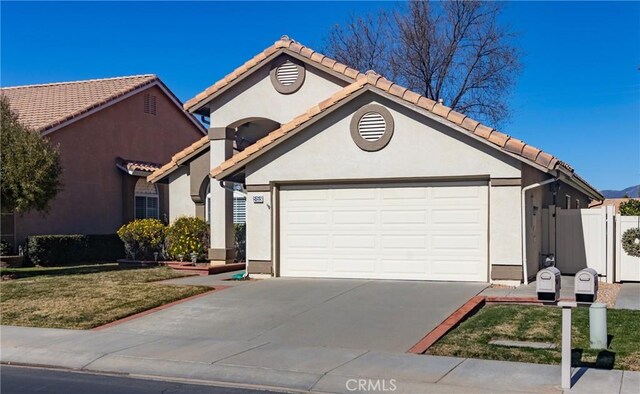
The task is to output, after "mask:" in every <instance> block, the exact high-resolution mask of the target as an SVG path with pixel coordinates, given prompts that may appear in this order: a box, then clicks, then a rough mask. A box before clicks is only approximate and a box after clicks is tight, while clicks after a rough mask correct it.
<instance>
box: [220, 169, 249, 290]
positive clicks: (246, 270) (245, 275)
mask: <svg viewBox="0 0 640 394" xmlns="http://www.w3.org/2000/svg"><path fill="white" fill-rule="evenodd" d="M234 183H236V182H234ZM220 187H221V188H223V189H224V190H227V191H230V192H231V193H236V192H238V193H240V194H242V195H243V196H244V198H245V199H246V198H247V193H245V192H241V191H240V190H235V189H234V188H232V187H229V186H226V185H225V184H224V181H220ZM245 226H246V224H245ZM245 231H246V230H245ZM245 260H246V261H245V262H244V275H243V276H242V277H243V278H247V277H249V259H247V258H246V257H245Z"/></svg>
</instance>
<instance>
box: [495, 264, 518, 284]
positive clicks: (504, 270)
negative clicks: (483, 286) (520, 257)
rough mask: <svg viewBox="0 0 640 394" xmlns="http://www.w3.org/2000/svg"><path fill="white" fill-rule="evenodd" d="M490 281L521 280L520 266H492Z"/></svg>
mask: <svg viewBox="0 0 640 394" xmlns="http://www.w3.org/2000/svg"><path fill="white" fill-rule="evenodd" d="M491 280H517V281H521V280H522V266H521V265H492V266H491Z"/></svg>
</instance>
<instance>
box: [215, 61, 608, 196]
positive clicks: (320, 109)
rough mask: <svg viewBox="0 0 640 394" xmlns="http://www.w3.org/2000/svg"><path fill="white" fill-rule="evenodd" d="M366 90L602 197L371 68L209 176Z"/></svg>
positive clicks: (538, 155) (220, 174)
mask: <svg viewBox="0 0 640 394" xmlns="http://www.w3.org/2000/svg"><path fill="white" fill-rule="evenodd" d="M365 90H372V91H377V92H378V93H383V94H388V95H390V96H391V98H395V99H399V100H400V101H402V102H404V103H407V104H410V105H413V106H417V107H418V108H420V109H424V110H426V111H428V113H430V114H434V115H437V116H435V117H434V119H435V120H438V121H442V120H445V121H448V122H450V123H449V125H451V124H452V125H453V126H459V127H458V130H459V131H464V132H466V133H467V134H468V135H472V136H475V137H476V138H479V139H481V140H485V141H486V142H489V143H490V145H491V146H493V147H495V148H497V149H500V150H501V151H503V152H505V153H507V154H509V155H511V156H514V157H516V158H518V159H520V160H522V161H524V162H526V163H528V164H531V165H533V166H534V167H537V168H540V169H544V170H546V171H547V172H548V171H551V170H559V169H562V170H564V171H565V172H567V173H569V174H570V175H571V176H574V175H575V176H576V177H577V180H579V181H580V183H583V184H584V185H585V186H586V187H587V189H590V190H589V191H590V192H591V194H592V196H594V197H596V198H598V197H600V198H601V197H602V196H601V195H600V193H599V192H598V191H597V190H596V189H595V188H593V187H592V186H590V185H589V184H588V183H586V182H585V181H584V180H583V179H582V178H580V177H579V176H577V174H574V171H573V168H571V167H570V166H569V165H568V164H566V163H564V162H562V161H560V160H559V159H558V158H556V157H554V156H553V155H551V154H549V153H546V152H543V151H541V150H540V149H538V148H535V147H533V146H531V145H528V144H526V143H524V142H523V141H521V140H519V139H516V138H513V137H510V136H508V135H506V134H504V133H501V132H500V131H498V130H496V129H494V128H491V127H488V126H485V125H483V124H481V123H480V122H478V121H476V120H474V119H471V118H469V117H467V116H465V115H463V114H461V113H459V112H456V111H454V110H452V109H451V108H449V107H447V106H446V105H443V104H440V103H436V102H435V101H433V100H431V99H428V98H426V97H424V96H421V95H420V94H418V93H415V92H412V91H410V90H409V89H407V88H404V87H402V86H400V85H397V84H394V83H393V82H391V81H389V80H387V79H385V78H384V77H382V76H380V75H379V74H376V73H375V72H372V71H369V72H367V73H366V75H363V74H361V75H360V76H358V77H357V80H356V82H354V83H352V84H350V85H348V86H347V87H345V88H344V89H342V90H340V91H338V92H337V93H335V94H334V95H333V96H331V97H330V98H328V99H326V100H324V101H322V102H320V103H319V104H317V105H315V106H313V107H312V108H310V109H309V110H308V111H307V112H305V113H303V114H302V115H299V116H298V117H296V118H294V119H293V120H292V121H290V122H288V123H286V124H284V125H282V126H281V127H280V128H279V129H276V130H274V131H272V132H271V133H269V134H267V135H266V136H265V137H263V138H261V139H259V140H258V141H256V143H255V144H253V145H250V146H249V147H247V148H246V149H245V150H243V151H242V152H240V153H238V154H237V155H234V156H233V157H231V158H230V159H228V160H226V161H225V162H223V163H221V164H220V165H219V166H218V167H216V168H214V169H213V170H212V171H211V176H212V177H215V178H216V179H218V180H220V179H222V178H224V177H226V176H228V175H231V174H232V173H234V172H236V171H237V170H239V169H241V168H242V167H244V166H245V165H246V164H247V163H249V162H250V161H252V160H254V159H256V158H257V157H259V156H260V155H262V154H263V153H265V152H266V151H268V150H269V149H270V148H272V147H273V146H275V145H277V144H278V143H280V142H282V141H283V140H285V139H286V138H283V137H285V136H289V135H292V134H295V133H296V132H298V131H299V130H301V129H302V128H303V126H306V125H308V124H310V122H312V121H314V120H315V119H316V118H320V117H321V116H322V115H323V114H325V113H327V112H330V111H329V110H331V109H333V107H335V106H337V105H338V104H339V103H344V102H347V101H348V99H350V98H353V97H355V96H357V95H359V94H357V93H361V92H364V91H365ZM445 124H446V123H445ZM454 129H455V127H454Z"/></svg>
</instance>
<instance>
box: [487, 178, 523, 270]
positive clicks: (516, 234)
mask: <svg viewBox="0 0 640 394" xmlns="http://www.w3.org/2000/svg"><path fill="white" fill-rule="evenodd" d="M520 191H521V188H520V186H492V187H491V188H490V190H489V201H490V208H489V223H490V224H489V253H490V261H491V264H492V265H517V266H520V265H522V257H521V256H522V243H521V232H522V228H521V227H520V223H521V217H522V216H521V210H520Z"/></svg>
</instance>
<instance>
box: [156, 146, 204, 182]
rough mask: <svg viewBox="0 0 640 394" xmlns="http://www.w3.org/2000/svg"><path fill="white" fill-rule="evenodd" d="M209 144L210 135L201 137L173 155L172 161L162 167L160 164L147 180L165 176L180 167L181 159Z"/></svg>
mask: <svg viewBox="0 0 640 394" xmlns="http://www.w3.org/2000/svg"><path fill="white" fill-rule="evenodd" d="M208 145H209V136H204V137H202V138H200V139H199V140H198V141H196V142H194V143H193V144H191V145H189V146H187V147H186V148H184V149H183V150H181V151H180V152H178V153H176V154H175V155H173V156H172V157H171V161H169V162H168V163H167V164H165V165H163V166H162V167H160V166H158V167H159V168H157V169H156V170H155V171H154V172H153V173H152V174H151V175H149V176H148V177H147V181H149V182H155V181H157V180H159V179H160V178H161V177H163V175H165V174H167V173H168V172H170V171H172V170H174V169H176V168H178V162H179V161H181V160H182V159H185V158H188V156H189V155H191V154H193V153H195V152H197V151H198V150H199V149H200V148H202V147H204V146H208Z"/></svg>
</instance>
